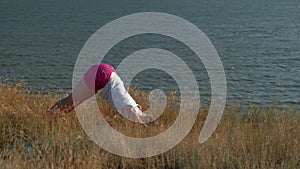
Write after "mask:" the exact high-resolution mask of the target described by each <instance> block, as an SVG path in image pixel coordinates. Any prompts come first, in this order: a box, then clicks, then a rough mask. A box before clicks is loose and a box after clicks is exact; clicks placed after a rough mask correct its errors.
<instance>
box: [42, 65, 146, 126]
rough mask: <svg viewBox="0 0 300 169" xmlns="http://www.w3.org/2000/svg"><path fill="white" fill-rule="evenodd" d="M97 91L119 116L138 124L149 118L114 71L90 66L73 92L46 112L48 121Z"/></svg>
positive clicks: (66, 111) (98, 66) (103, 67)
mask: <svg viewBox="0 0 300 169" xmlns="http://www.w3.org/2000/svg"><path fill="white" fill-rule="evenodd" d="M96 72H97V73H96ZM95 73H96V78H95ZM99 91H100V96H101V97H102V98H104V99H105V100H107V101H108V103H109V104H110V105H111V106H112V107H113V108H114V109H116V110H117V111H118V112H119V113H120V114H121V115H123V116H127V117H128V118H129V119H131V120H133V121H135V122H140V123H145V122H146V121H149V118H151V117H150V116H149V115H146V114H145V113H144V112H142V108H141V106H140V105H138V104H137V103H136V102H135V100H134V99H133V98H132V97H131V96H130V94H129V93H128V92H127V90H126V89H125V86H124V83H123V81H122V80H121V78H120V77H119V76H118V75H117V72H116V70H115V69H114V68H113V67H112V66H111V65H108V64H95V65H92V66H91V67H90V68H89V69H88V70H87V71H86V72H85V74H84V77H83V79H82V80H81V81H80V82H79V83H78V84H77V85H76V87H75V88H74V90H73V91H72V92H71V93H70V94H69V95H68V96H67V97H66V98H63V99H61V100H60V101H58V102H57V103H55V104H54V105H53V106H52V107H51V108H50V110H49V111H48V112H47V116H48V117H49V118H50V119H55V118H57V117H58V115H57V114H56V113H55V111H56V110H59V111H61V112H63V113H69V112H70V111H72V110H74V108H75V107H77V106H78V105H80V104H81V103H82V102H83V101H85V100H87V99H89V98H90V97H92V96H93V95H94V94H95V93H98V92H99ZM113 98H114V99H113ZM73 99H74V100H73ZM75 99H76V100H75Z"/></svg>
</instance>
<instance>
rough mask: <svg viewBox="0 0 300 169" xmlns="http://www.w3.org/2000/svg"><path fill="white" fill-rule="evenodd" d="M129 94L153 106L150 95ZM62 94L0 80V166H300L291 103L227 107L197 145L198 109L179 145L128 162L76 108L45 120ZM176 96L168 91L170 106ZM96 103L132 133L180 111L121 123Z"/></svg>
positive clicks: (162, 124) (159, 127)
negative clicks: (98, 137) (103, 143)
mask: <svg viewBox="0 0 300 169" xmlns="http://www.w3.org/2000/svg"><path fill="white" fill-rule="evenodd" d="M130 92H131V93H132V95H133V97H134V98H136V99H137V101H138V102H139V103H143V106H144V107H147V106H148V103H147V97H146V96H147V94H146V93H142V92H139V91H130ZM61 97H63V96H62V95H58V94H55V93H49V94H47V95H45V94H43V95H42V94H39V93H31V92H30V91H25V90H24V89H23V87H22V83H19V84H17V85H15V86H9V85H6V84H3V83H2V84H1V85H0V168H2V169H6V168H9V169H11V168H14V169H19V168H30V169H34V168H87V169H91V168H128V169H129V168H291V169H294V168H300V113H299V112H296V111H295V110H293V109H291V108H290V109H284V110H283V109H278V108H275V107H270V108H255V107H253V108H249V110H248V111H247V113H246V114H244V115H237V114H238V113H239V112H240V107H238V106H236V107H230V108H227V109H226V111H225V112H224V116H223V118H222V120H221V123H220V125H219V127H218V128H217V130H216V131H215V132H214V134H213V136H212V137H211V138H210V139H209V140H208V141H207V142H205V143H204V144H199V143H198V137H199V133H200V130H201V127H202V125H203V122H204V120H205V117H206V114H207V112H208V108H201V109H200V110H199V115H198V118H197V121H196V124H195V125H194V128H193V129H192V131H191V132H190V133H189V135H188V136H187V137H186V138H185V139H184V140H183V141H182V142H181V143H180V144H179V145H177V146H176V147H175V148H173V149H171V150H170V151H168V152H166V153H164V154H161V155H158V156H154V157H149V158H143V159H130V158H125V157H120V156H117V155H113V154H111V153H108V152H107V151H105V150H103V149H101V148H100V147H99V146H98V145H96V144H95V143H94V142H93V141H91V140H90V139H89V137H88V136H87V135H86V134H85V133H84V131H83V129H82V128H81V126H80V124H79V122H78V120H77V118H76V115H75V113H74V112H71V113H70V114H68V115H67V116H65V117H62V118H60V119H58V120H57V121H48V120H47V119H45V118H44V116H43V114H44V113H45V112H46V111H47V109H48V108H49V107H50V106H51V105H52V104H53V103H55V101H57V100H58V99H60V98H61ZM175 99H176V97H175V96H174V95H173V94H172V93H170V94H169V96H168V103H171V102H173V101H174V100H175ZM169 105H171V104H169ZM99 106H100V108H101V110H102V112H106V113H105V117H106V119H107V121H108V122H109V123H110V124H111V125H112V126H113V127H114V128H116V129H117V130H119V131H121V132H123V133H125V134H127V135H130V136H134V137H147V136H149V133H151V134H152V135H153V134H158V133H160V132H162V131H164V130H166V129H167V128H168V127H169V126H170V125H171V124H172V122H174V120H175V119H176V114H177V111H178V110H177V108H176V106H175V107H174V106H172V107H171V106H168V107H167V108H166V110H165V112H164V114H163V115H162V116H161V117H160V118H159V119H158V120H157V122H156V123H155V124H151V125H150V127H148V128H145V127H143V126H142V125H140V124H136V123H133V122H130V121H128V120H124V119H123V118H121V116H120V115H118V114H117V113H116V112H115V111H114V110H112V109H111V108H110V107H109V106H108V105H107V103H106V102H104V101H101V100H100V101H99Z"/></svg>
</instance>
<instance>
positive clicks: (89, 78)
mask: <svg viewBox="0 0 300 169" xmlns="http://www.w3.org/2000/svg"><path fill="white" fill-rule="evenodd" d="M112 72H116V70H115V69H114V68H113V67H112V66H111V65H108V64H95V65H92V66H91V67H90V68H89V69H88V70H87V71H86V72H85V74H84V81H85V84H86V86H87V87H88V88H89V89H91V90H94V89H95V92H97V91H98V90H101V89H102V88H103V87H104V86H105V85H106V84H107V83H108V82H109V79H110V76H111V73H112Z"/></svg>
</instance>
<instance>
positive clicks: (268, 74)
mask: <svg viewBox="0 0 300 169" xmlns="http://www.w3.org/2000/svg"><path fill="white" fill-rule="evenodd" d="M141 12H160V13H167V14H171V15H174V16H178V17H180V18H183V19H185V20H187V21H188V22H190V23H192V24H193V25H195V26H196V27H197V28H198V29H200V30H201V31H202V32H203V33H204V34H205V35H206V36H207V38H208V39H209V40H210V42H211V44H212V45H213V46H214V48H215V49H216V51H217V52H218V55H219V57H220V60H221V62H222V65H223V68H224V72H225V77H226V85H227V95H226V105H228V106H229V105H235V104H240V105H244V106H261V107H268V106H273V105H276V106H281V107H298V108H299V107H300V1H299V0H252V1H248V0H222V1H219V0H185V1H180V0H0V76H1V79H2V81H4V82H2V83H8V84H15V83H17V82H20V81H24V83H25V87H26V88H27V89H28V90H32V91H37V92H41V93H48V92H57V93H68V92H70V91H71V89H72V77H73V71H74V65H75V63H76V60H77V58H78V56H79V53H80V51H81V49H82V48H83V46H84V45H85V43H86V42H87V40H88V39H89V38H90V37H91V36H92V35H93V34H94V33H95V32H96V31H97V30H98V29H100V28H102V27H103V26H104V25H106V24H107V23H110V22H112V21H114V20H116V19H118V18H120V17H124V16H127V15H131V14H136V13H141ZM161 22H162V23H157V24H163V23H165V22H168V21H161ZM137 29H138V25H137ZM111 32H112V33H113V32H114V31H113V30H112V31H111ZM187 33H188V32H187ZM146 48H160V49H164V50H168V51H170V52H172V53H174V54H176V55H177V56H179V57H180V58H181V59H182V60H183V61H184V62H185V63H186V65H188V67H189V68H190V69H191V70H192V72H193V75H194V78H195V79H196V82H197V85H198V88H199V93H200V98H201V103H202V104H204V105H205V104H209V103H210V98H211V84H210V77H209V76H208V73H207V71H206V69H205V67H204V65H203V63H202V62H201V60H200V61H199V59H197V56H196V55H195V53H193V51H192V50H191V49H190V48H189V47H188V46H186V45H184V44H183V43H182V42H180V41H178V40H177V39H174V38H172V37H167V36H163V35H160V34H151V33H150V34H140V35H135V36H132V37H129V38H126V39H124V40H122V41H120V42H119V43H117V44H115V46H114V47H113V48H111V49H110V50H109V52H108V53H107V54H106V55H105V57H104V59H103V60H102V62H103V63H108V64H111V65H113V66H114V67H117V66H118V65H119V64H120V63H121V62H122V60H123V59H124V58H126V57H127V56H129V55H130V54H132V53H134V52H136V51H139V50H142V49H146ZM132 62H134V61H132ZM170 63H171V62H170ZM172 71H173V73H176V72H180V71H181V67H180V66H177V65H174V66H173V69H172ZM121 78H122V77H121ZM186 83H189V82H186ZM130 87H133V88H137V89H139V90H143V91H152V90H154V89H162V90H163V91H165V92H169V91H177V93H179V94H180V91H179V89H180V87H179V86H178V83H177V82H176V80H174V78H173V76H171V75H170V73H168V72H165V71H162V70H159V69H145V70H143V71H141V72H137V73H136V76H135V77H134V78H133V79H132V81H131V83H130Z"/></svg>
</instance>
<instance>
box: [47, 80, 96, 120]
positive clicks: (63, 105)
mask: <svg viewBox="0 0 300 169" xmlns="http://www.w3.org/2000/svg"><path fill="white" fill-rule="evenodd" d="M94 94H95V92H93V91H92V90H90V89H89V88H88V87H87V86H86V85H85V82H84V80H81V81H80V82H79V83H78V84H77V85H76V87H75V88H74V90H73V92H72V93H70V94H69V95H68V96H67V97H66V98H63V99H61V100H60V101H58V102H57V103H55V104H54V105H53V106H52V107H51V108H50V110H49V111H48V112H47V117H49V118H50V119H55V118H57V117H60V116H61V114H57V113H56V111H58V112H60V113H63V114H66V113H69V112H71V111H72V110H74V108H75V107H77V106H78V105H80V104H81V103H82V102H84V101H85V100H87V99H89V98H90V97H92V96H93V95H94Z"/></svg>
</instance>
